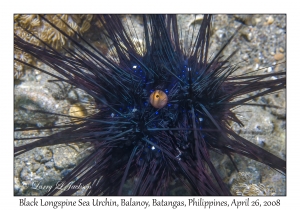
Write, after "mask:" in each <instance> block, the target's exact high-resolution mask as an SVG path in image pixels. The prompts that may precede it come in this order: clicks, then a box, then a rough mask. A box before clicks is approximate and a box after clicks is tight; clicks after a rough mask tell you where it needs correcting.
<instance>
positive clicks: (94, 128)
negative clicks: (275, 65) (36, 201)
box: [14, 15, 286, 195]
mask: <svg viewBox="0 0 300 210" xmlns="http://www.w3.org/2000/svg"><path fill="white" fill-rule="evenodd" d="M40 17H41V19H43V20H44V21H46V22H47V23H48V24H50V25H52V27H54V28H55V29H56V30H58V31H59V32H60V33H61V34H63V35H64V36H65V37H66V38H67V40H68V41H70V42H71V43H72V44H73V46H74V47H73V48H66V47H65V48H64V49H65V51H66V52H67V53H65V52H60V51H57V50H56V49H55V48H53V47H51V46H50V45H48V44H47V43H45V42H43V41H42V40H40V41H41V42H42V43H43V45H44V46H36V45H33V44H30V43H28V42H26V41H24V40H23V39H21V38H20V37H19V36H18V35H15V37H14V43H15V49H17V50H20V51H23V52H26V53H28V54H29V55H31V56H33V57H35V58H37V59H38V60H39V61H41V62H43V63H45V64H46V65H48V66H49V67H51V68H52V69H54V70H55V71H56V72H57V73H59V74H60V75H59V76H57V75H54V74H51V73H50V72H47V71H45V70H43V69H40V68H38V67H35V66H33V65H32V64H30V63H26V62H24V61H22V60H20V59H18V58H15V60H16V61H17V62H19V63H22V64H24V65H28V66H31V67H33V68H36V69H38V70H40V71H42V72H45V73H47V74H50V75H52V76H53V77H55V78H56V79H57V80H59V81H62V82H65V83H69V84H71V85H72V86H75V87H77V88H80V89H82V90H84V91H85V92H87V93H88V94H89V95H91V96H92V97H93V98H94V100H95V102H96V104H97V108H98V109H99V111H98V112H97V113H95V114H93V115H91V116H88V117H85V118H82V117H73V116H69V117H71V118H75V119H76V120H77V121H79V122H80V123H73V124H67V125H63V126H64V127H67V128H66V129H65V130H63V131H60V132H58V133H55V134H52V135H50V136H46V137H41V138H39V139H38V140H36V141H34V142H31V143H28V144H25V145H22V146H18V147H15V155H20V154H22V153H24V152H26V151H29V150H31V149H33V148H36V147H41V146H48V145H55V144H63V143H75V142H91V143H92V144H93V146H94V148H95V150H94V152H93V153H92V154H91V155H89V156H88V157H86V158H85V160H83V161H82V162H81V163H80V164H78V165H77V166H76V167H75V168H74V169H73V170H72V172H70V173H69V174H68V175H66V176H65V177H64V178H63V180H62V182H65V183H70V182H72V181H74V183H73V184H74V185H84V186H89V189H88V190H87V191H86V195H128V194H129V195H168V194H169V191H170V183H171V182H173V181H177V182H180V183H182V186H183V187H184V188H185V189H186V191H187V192H188V194H191V195H230V191H229V189H228V187H227V186H226V184H224V182H223V180H222V179H221V177H220V175H219V174H218V172H217V170H216V169H215V167H214V165H213V164H212V162H211V158H210V155H209V150H215V151H217V152H220V153H223V154H225V155H227V156H228V157H229V158H230V159H231V154H233V153H237V154H240V155H243V156H246V157H248V158H251V159H253V160H256V161H259V162H262V163H264V164H266V165H268V166H270V167H272V168H274V169H276V170H278V171H280V172H282V173H285V170H286V162H285V161H284V160H282V159H280V158H278V157H276V156H275V155H273V154H271V153H269V152H267V151H266V150H264V149H262V148H260V147H259V146H257V145H255V144H253V143H251V142H249V141H247V140H246V139H244V138H243V137H241V136H239V135H238V134H236V133H235V132H234V131H233V130H232V129H231V127H230V123H231V122H236V123H238V124H239V125H243V124H242V122H241V121H240V120H239V119H238V118H237V116H236V114H235V113H234V112H233V111H232V109H233V108H235V107H237V106H243V105H252V106H255V105H258V104H253V103H249V101H251V100H252V99H255V98H257V97H259V96H264V95H266V94H270V93H273V92H276V91H279V90H282V89H284V88H285V84H286V80H285V72H276V73H268V74H262V75H250V74H244V75H238V76H236V75H235V74H234V73H235V72H236V70H237V69H238V66H236V65H231V64H230V58H231V57H232V56H233V55H234V53H232V54H231V55H230V56H228V57H224V56H222V52H223V50H224V49H225V48H226V46H227V45H228V44H229V42H230V41H231V40H232V39H233V37H234V35H232V36H231V37H230V38H229V39H228V41H227V42H226V44H225V45H224V46H223V47H222V48H221V49H220V50H219V51H218V52H217V53H215V55H213V56H211V55H209V53H208V50H209V44H210V32H211V19H212V16H211V15H204V17H203V20H202V24H201V27H200V28H199V31H198V32H197V33H196V36H195V37H193V38H192V39H191V40H189V41H185V40H183V37H182V35H181V31H180V30H179V29H178V25H177V18H176V15H143V16H142V21H143V33H144V34H143V37H144V39H143V42H142V44H141V43H140V42H137V41H136V39H134V38H133V37H136V36H137V35H136V31H135V29H134V28H130V27H128V26H127V25H124V23H123V22H122V20H121V18H120V16H118V15H98V16H97V18H98V20H99V21H100V23H101V24H102V26H103V28H104V30H103V33H102V34H101V36H102V37H104V39H106V40H107V42H108V43H109V44H111V45H112V46H113V50H112V51H111V55H110V56H107V55H106V54H104V53H103V52H101V51H100V50H98V49H97V48H96V47H95V46H93V45H91V44H90V43H89V42H88V41H87V40H86V39H85V38H84V37H83V36H82V35H80V34H79V33H77V32H76V31H74V33H75V34H76V35H77V37H79V38H80V41H78V39H76V37H71V36H69V35H68V34H66V33H65V32H64V31H63V30H61V29H60V28H59V27H57V26H56V25H54V24H53V23H52V22H51V21H49V20H47V18H46V17H45V16H42V15H41V16H40ZM58 18H59V17H58ZM62 21H63V22H64V20H62ZM64 23H65V25H66V27H69V28H70V30H72V28H71V27H70V26H68V23H66V22H64ZM24 30H26V29H24ZM238 30H239V29H237V31H238ZM33 36H34V35H33ZM99 36H100V35H99ZM36 38H37V39H38V37H36ZM273 76H276V77H278V78H277V79H274V80H271V79H269V78H271V77H273ZM248 93H252V95H248ZM241 96H244V97H243V98H240V97H241ZM264 106H267V105H264ZM35 112H42V111H39V110H35ZM45 114H49V115H61V114H57V113H45ZM63 126H61V127H63ZM57 127H59V126H56V128H57ZM26 129H32V128H25V129H21V130H26ZM35 129H39V130H42V129H49V127H40V128H35ZM19 131H20V129H19ZM16 140H18V139H16ZM233 164H234V162H233ZM126 184H130V186H131V187H130V188H131V190H130V191H129V192H128V191H126V190H125V187H124V186H125V185H126ZM76 191H77V189H70V190H68V191H62V192H59V189H57V188H55V186H53V188H52V189H51V190H50V191H49V192H48V193H47V195H54V194H56V193H58V192H59V193H60V194H61V195H72V194H73V193H75V192H76Z"/></svg>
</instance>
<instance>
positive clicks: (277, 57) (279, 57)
mask: <svg viewBox="0 0 300 210" xmlns="http://www.w3.org/2000/svg"><path fill="white" fill-rule="evenodd" d="M283 58H284V54H282V53H276V54H275V55H274V59H275V60H277V61H279V60H282V59H283Z"/></svg>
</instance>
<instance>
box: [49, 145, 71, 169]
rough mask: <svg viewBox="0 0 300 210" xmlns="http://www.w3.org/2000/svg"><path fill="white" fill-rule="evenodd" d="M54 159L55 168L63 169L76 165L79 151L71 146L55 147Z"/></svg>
mask: <svg viewBox="0 0 300 210" xmlns="http://www.w3.org/2000/svg"><path fill="white" fill-rule="evenodd" d="M53 153H54V154H53V160H54V166H55V168H57V169H59V170H63V169H66V168H72V167H74V166H75V165H76V160H77V152H76V151H75V150H74V149H72V148H71V147H69V146H64V147H59V148H55V149H54V150H53Z"/></svg>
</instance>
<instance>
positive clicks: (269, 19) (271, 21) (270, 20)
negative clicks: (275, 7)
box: [267, 16, 274, 25]
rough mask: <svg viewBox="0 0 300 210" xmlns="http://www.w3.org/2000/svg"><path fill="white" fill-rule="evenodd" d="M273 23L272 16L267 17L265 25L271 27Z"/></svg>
mask: <svg viewBox="0 0 300 210" xmlns="http://www.w3.org/2000/svg"><path fill="white" fill-rule="evenodd" d="M273 22H274V18H273V16H269V18H268V21H267V23H268V24H269V25H271V24H272V23H273Z"/></svg>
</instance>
